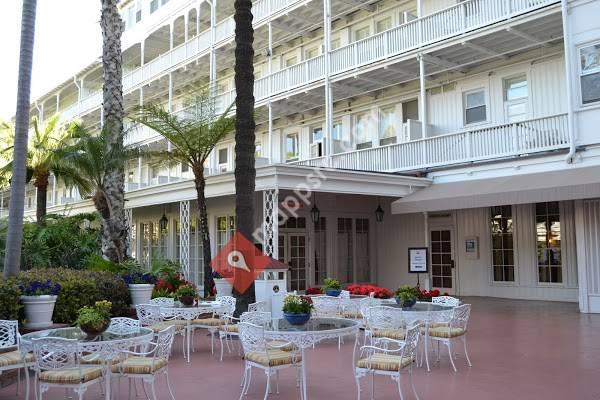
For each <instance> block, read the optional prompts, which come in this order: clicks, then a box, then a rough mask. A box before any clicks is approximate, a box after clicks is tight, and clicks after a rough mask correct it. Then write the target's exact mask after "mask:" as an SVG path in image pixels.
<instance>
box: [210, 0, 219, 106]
mask: <svg viewBox="0 0 600 400" xmlns="http://www.w3.org/2000/svg"><path fill="white" fill-rule="evenodd" d="M216 27H217V0H212V3H211V8H210V33H211V34H210V67H209V68H210V70H209V75H210V76H209V90H210V93H211V95H212V96H216V90H217V87H216V86H217V59H216V53H215V42H216V40H217V30H216Z"/></svg>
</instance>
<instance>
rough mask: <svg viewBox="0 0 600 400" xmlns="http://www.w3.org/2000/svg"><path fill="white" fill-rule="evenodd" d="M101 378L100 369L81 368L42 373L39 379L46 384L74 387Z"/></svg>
mask: <svg viewBox="0 0 600 400" xmlns="http://www.w3.org/2000/svg"><path fill="white" fill-rule="evenodd" d="M101 376H102V368H101V367H92V366H89V367H88V366H83V365H82V366H81V369H79V368H65V369H57V370H48V371H42V372H41V373H40V375H39V379H40V381H42V382H48V383H63V384H65V385H76V384H78V383H85V382H89V381H93V380H94V379H98V378H100V377H101Z"/></svg>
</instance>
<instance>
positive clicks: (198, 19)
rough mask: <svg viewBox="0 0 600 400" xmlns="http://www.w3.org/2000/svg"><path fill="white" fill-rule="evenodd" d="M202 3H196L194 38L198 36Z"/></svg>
mask: <svg viewBox="0 0 600 400" xmlns="http://www.w3.org/2000/svg"><path fill="white" fill-rule="evenodd" d="M201 4H202V2H199V3H198V7H196V36H198V35H199V34H200V5H201Z"/></svg>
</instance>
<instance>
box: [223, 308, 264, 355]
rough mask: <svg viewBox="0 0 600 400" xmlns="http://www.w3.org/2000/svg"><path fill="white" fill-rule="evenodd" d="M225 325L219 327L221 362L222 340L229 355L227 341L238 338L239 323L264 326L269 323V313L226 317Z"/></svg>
mask: <svg viewBox="0 0 600 400" xmlns="http://www.w3.org/2000/svg"><path fill="white" fill-rule="evenodd" d="M223 320H224V322H225V324H224V325H221V326H220V327H219V341H220V342H221V361H223V339H225V344H226V345H227V350H228V351H229V352H230V353H231V348H230V347H229V343H228V339H231V338H232V337H237V336H239V332H240V330H239V327H240V326H239V323H240V322H248V323H250V324H254V325H258V326H265V325H266V324H268V323H269V322H270V321H271V313H270V312H264V311H249V312H245V313H243V314H242V315H240V317H239V318H235V317H233V316H232V315H227V316H225V317H224V318H223Z"/></svg>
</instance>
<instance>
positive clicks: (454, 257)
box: [427, 222, 459, 295]
mask: <svg viewBox="0 0 600 400" xmlns="http://www.w3.org/2000/svg"><path fill="white" fill-rule="evenodd" d="M445 230H447V231H450V239H451V243H450V251H451V257H452V262H453V265H454V267H453V268H452V287H451V288H440V287H437V286H434V285H433V263H432V255H433V254H432V240H431V232H432V231H445ZM428 234H429V248H428V249H427V252H428V256H429V266H430V267H429V282H430V286H431V288H432V289H434V288H435V289H439V291H440V292H442V293H444V292H448V294H450V295H453V294H454V295H456V294H458V292H459V290H458V263H457V262H456V260H457V254H458V253H457V251H456V228H455V226H454V225H452V224H439V225H435V224H433V225H432V224H431V222H430V223H429V231H428Z"/></svg>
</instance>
